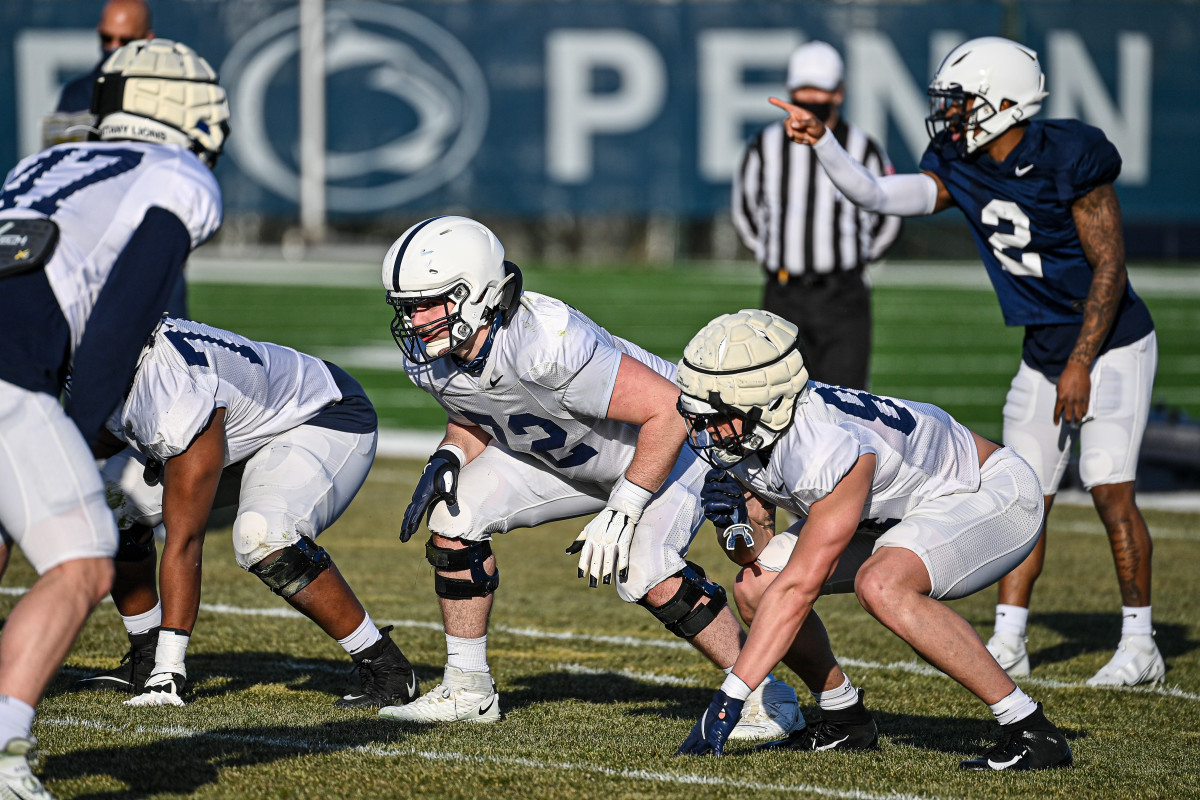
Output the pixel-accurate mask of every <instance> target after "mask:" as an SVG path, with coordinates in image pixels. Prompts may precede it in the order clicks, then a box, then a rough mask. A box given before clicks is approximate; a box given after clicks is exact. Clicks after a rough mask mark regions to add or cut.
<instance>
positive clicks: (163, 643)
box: [154, 628, 192, 677]
mask: <svg viewBox="0 0 1200 800" xmlns="http://www.w3.org/2000/svg"><path fill="white" fill-rule="evenodd" d="M191 638H192V637H191V635H190V634H188V632H187V631H181V630H179V629H178V628H163V629H162V630H160V631H159V632H158V647H157V648H156V649H155V651H154V671H155V672H176V673H178V674H180V675H183V676H184V677H187V668H186V667H184V666H183V660H184V658H185V657H186V656H187V648H188V642H189V641H191Z"/></svg>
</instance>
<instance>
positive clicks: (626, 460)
mask: <svg viewBox="0 0 1200 800" xmlns="http://www.w3.org/2000/svg"><path fill="white" fill-rule="evenodd" d="M383 283H384V287H385V288H386V289H387V299H388V302H389V303H390V304H391V305H393V306H394V307H395V309H396V317H395V321H394V322H393V323H392V333H393V335H394V336H395V339H396V342H397V344H398V345H399V346H400V349H401V350H402V351H403V353H404V365H405V370H406V371H407V372H408V375H409V377H410V378H411V379H412V380H413V382H414V383H416V384H417V386H419V387H421V388H422V389H424V390H426V391H428V392H429V393H430V394H432V395H433V396H434V397H435V398H436V399H437V401H438V402H439V403H440V404H441V405H442V407H443V408H445V409H446V413H447V415H448V417H449V419H448V420H447V423H446V435H445V437H444V439H443V440H442V444H441V446H440V447H439V448H438V450H437V452H435V453H434V454H433V456H432V457H431V458H430V459H429V463H428V465H427V466H426V468H425V472H424V473H423V474H422V476H421V479H420V481H419V482H418V484H417V488H416V491H415V492H414V493H413V498H412V502H411V504H410V505H409V506H408V509H407V510H406V511H405V514H404V522H403V527H402V529H401V535H400V536H401V540H403V541H407V540H408V538H409V537H410V536H412V534H413V533H415V532H416V530H417V528H418V527H419V526H420V524H421V519H422V517H423V516H425V515H426V512H427V511H428V512H429V513H428V526H429V529H430V531H431V532H432V536H431V537H430V539H429V542H428V543H427V544H426V548H425V552H426V557H427V558H428V560H429V562H430V564H432V565H433V567H434V569H435V573H434V590H435V592H436V593H437V595H438V597H439V598H440V601H439V602H440V604H441V608H442V618H443V623H444V626H445V631H446V651H447V663H446V669H445V674H444V677H443V680H442V682H441V684H440V685H438V686H437V687H436V688H435V689H434V690H433V691H432V692H430V693H428V694H426V695H425V696H424V697H421V698H420V699H418V700H417V701H415V702H413V703H410V704H408V705H407V706H403V707H397V708H385V709H383V711H381V712H380V713H381V715H382V716H384V717H390V718H393V719H399V720H408V721H413V722H452V721H456V720H463V721H467V720H469V721H476V722H479V721H483V722H490V721H493V720H496V719H499V717H500V706H499V699H498V696H497V693H496V687H495V683H494V682H493V680H492V676H491V674H490V671H489V668H488V663H487V625H488V617H489V614H490V612H491V607H492V594H493V592H495V590H496V587H497V586H498V585H499V573H498V571H497V567H496V559H495V556H494V555H493V554H492V548H491V543H490V542H491V539H492V536H493V535H494V534H498V533H506V532H508V531H510V530H513V529H514V528H522V527H533V526H536V525H540V524H542V523H544V522H550V521H552V520H560V519H569V518H574V517H579V516H583V515H588V514H595V515H596V516H595V517H594V518H593V519H592V520H591V521H590V522H589V523H588V524H587V525H586V527H585V528H584V530H583V532H582V533H581V534H580V535H579V537H578V538H577V539H576V540H575V542H574V544H572V545H571V547H569V548H568V549H567V552H568V553H579V562H578V574H579V577H581V578H582V577H583V576H584V575H585V574H586V575H587V576H588V579H589V585H590V586H592V587H597V586H598V585H599V584H600V583H601V582H603V583H605V584H607V583H610V582H611V583H615V584H616V590H617V593H618V595H619V596H620V597H621V598H622V599H623V600H625V601H626V602H637V603H639V604H641V605H642V606H644V607H646V609H647V610H649V611H650V613H652V614H653V615H654V616H655V617H656V618H657V619H658V620H659V621H661V622H662V623H663V624H664V625H665V626H666V627H667V629H668V630H670V631H671V632H672V633H674V634H675V635H676V636H679V637H681V638H684V639H686V640H687V641H689V642H691V643H692V645H693V646H695V647H696V648H697V649H698V650H700V652H702V653H703V654H704V655H705V656H707V657H708V658H709V659H710V660H712V661H713V663H715V664H716V665H717V666H718V667H722V668H727V667H729V666H730V665H732V664H733V662H734V659H735V658H736V657H737V653H738V649H739V647H740V644H741V639H742V636H743V634H742V629H741V626H740V625H739V624H738V622H737V620H736V618H735V617H734V616H733V612H732V611H731V610H730V609H729V608H727V607H726V601H725V591H724V589H722V588H721V587H720V586H718V585H717V584H715V583H713V582H712V581H711V580H709V579H708V578H706V577H705V575H704V571H703V570H701V569H700V568H699V567H697V566H696V565H694V564H691V563H689V562H687V561H685V560H684V556H685V554H686V553H687V550H688V546H689V545H690V544H691V541H692V538H693V537H694V536H695V534H696V531H697V530H698V529H699V527H700V525H701V524H702V523H703V518H702V517H701V515H700V506H699V502H698V499H697V493H698V492H699V490H700V487H701V485H702V483H703V479H704V471H705V470H704V464H703V462H701V461H700V460H699V459H697V458H696V456H695V454H693V453H692V452H691V451H690V450H686V449H684V448H683V440H684V427H683V423H682V420H680V419H679V416H678V415H677V414H676V413H675V398H676V397H677V396H678V394H679V390H678V389H676V387H675V385H674V384H672V383H671V378H672V377H673V375H674V367H673V366H672V365H671V364H668V363H667V362H665V361H663V360H662V359H660V358H658V357H656V356H654V355H651V354H650V353H648V352H646V351H645V350H643V349H642V348H640V347H638V346H637V345H635V344H633V343H631V342H628V341H626V340H624V339H621V338H618V337H616V336H613V335H612V334H610V333H609V332H607V331H605V330H604V329H603V328H601V327H599V326H598V325H596V324H595V323H594V322H592V321H591V320H590V319H588V318H587V317H585V316H584V315H583V314H582V313H580V312H579V311H577V310H575V309H574V308H571V307H570V306H568V305H567V304H565V303H563V302H561V301H559V300H555V299H553V298H551V297H546V296H545V295H541V294H536V293H534V292H522V289H521V273H520V271H519V270H518V268H517V267H516V265H514V264H512V263H510V262H507V261H505V260H504V248H503V246H501V244H500V241H499V240H498V239H497V238H496V237H495V235H493V233H492V232H491V231H490V230H488V229H487V228H486V227H484V226H483V225H481V224H479V223H478V222H476V221H474V220H470V219H466V218H464V217H453V216H448V217H435V218H433V219H429V220H426V221H424V222H421V223H419V224H417V225H414V226H413V227H412V228H410V229H409V230H408V231H406V232H405V233H404V235H403V236H401V237H400V238H399V239H397V240H396V242H395V244H393V245H392V247H391V249H390V250H389V251H388V254H387V256H386V258H385V259H384V262H383ZM762 689H763V691H762V692H759V693H756V694H755V695H754V697H753V698H752V699H751V701H750V703H749V704H748V705H749V706H752V707H753V709H754V710H753V713H752V714H749V715H748V719H747V724H746V725H743V726H742V728H741V729H740V730H738V731H737V732H736V733H735V736H737V737H739V738H766V737H770V736H774V735H776V732H778V731H784V733H781V734H778V735H786V732H788V731H791V730H792V729H793V727H794V726H795V725H796V724H797V723H798V724H801V725H802V724H803V717H800V715H799V713H798V707H797V703H796V694H795V692H793V691H792V689H791V688H790V687H789V686H787V685H786V684H784V683H782V682H779V681H770V682H768V683H766V684H765V685H764V686H763V687H762Z"/></svg>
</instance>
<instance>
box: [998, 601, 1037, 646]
mask: <svg viewBox="0 0 1200 800" xmlns="http://www.w3.org/2000/svg"><path fill="white" fill-rule="evenodd" d="M1028 622H1029V609H1028V608H1021V607H1020V606H1009V605H1005V604H1004V603H997V604H996V627H995V632H996V633H999V634H1004V635H1005V636H1015V637H1017V638H1019V639H1023V638H1025V626H1026V625H1027V624H1028Z"/></svg>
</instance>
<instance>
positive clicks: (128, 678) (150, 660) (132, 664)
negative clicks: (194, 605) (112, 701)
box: [75, 628, 158, 694]
mask: <svg viewBox="0 0 1200 800" xmlns="http://www.w3.org/2000/svg"><path fill="white" fill-rule="evenodd" d="M157 647H158V628H152V629H151V630H149V631H146V632H145V633H136V634H130V636H129V652H127V653H126V654H125V655H124V656H122V657H121V666H119V667H117V668H116V669H110V670H109V671H108V672H101V673H100V674H99V675H91V676H89V677H87V678H83V679H81V680H79V681H77V682H76V684H75V690H76V691H94V690H97V689H110V690H112V691H114V692H122V693H124V694H138V693H140V692H141V691H142V689H143V688H144V687H145V686H146V679H147V678H149V677H150V673H151V672H153V671H154V651H155V649H156V648H157Z"/></svg>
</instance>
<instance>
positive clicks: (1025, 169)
mask: <svg viewBox="0 0 1200 800" xmlns="http://www.w3.org/2000/svg"><path fill="white" fill-rule="evenodd" d="M1031 169H1033V164H1026V165H1025V166H1023V167H1017V168H1016V170H1015V172H1016V174H1017V177H1018V178H1020V177H1021V176H1022V175H1024V174H1025V173H1027V172H1029V170H1031ZM989 763H990V762H989Z"/></svg>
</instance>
